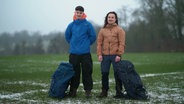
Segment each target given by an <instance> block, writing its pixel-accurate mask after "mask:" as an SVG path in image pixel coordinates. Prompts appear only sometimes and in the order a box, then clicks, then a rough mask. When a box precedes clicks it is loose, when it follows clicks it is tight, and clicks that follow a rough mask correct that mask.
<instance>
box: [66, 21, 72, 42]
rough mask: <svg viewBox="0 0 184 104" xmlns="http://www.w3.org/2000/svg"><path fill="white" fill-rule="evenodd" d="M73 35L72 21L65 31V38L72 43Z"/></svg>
mask: <svg viewBox="0 0 184 104" xmlns="http://www.w3.org/2000/svg"><path fill="white" fill-rule="evenodd" d="M71 37H72V23H70V24H69V25H68V27H67V28H66V31H65V39H66V41H67V42H68V43H70V40H71Z"/></svg>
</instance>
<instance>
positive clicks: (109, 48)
mask: <svg viewBox="0 0 184 104" xmlns="http://www.w3.org/2000/svg"><path fill="white" fill-rule="evenodd" d="M110 51H111V50H110V42H109V55H110V53H111V52H110Z"/></svg>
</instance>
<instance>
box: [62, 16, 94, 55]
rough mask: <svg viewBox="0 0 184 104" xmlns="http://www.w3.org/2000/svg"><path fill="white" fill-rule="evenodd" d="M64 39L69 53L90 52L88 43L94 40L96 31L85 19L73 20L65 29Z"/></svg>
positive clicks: (90, 43)
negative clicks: (67, 44)
mask: <svg viewBox="0 0 184 104" xmlns="http://www.w3.org/2000/svg"><path fill="white" fill-rule="evenodd" d="M65 39H66V40H67V42H68V43H69V45H70V49H69V52H70V53H71V54H77V55H81V54H85V53H90V45H92V44H93V43H94V42H95V40H96V33H95V30H94V27H93V26H92V24H91V23H90V22H89V21H87V20H86V19H82V20H74V21H73V22H71V23H70V24H69V25H68V27H67V29H66V31H65Z"/></svg>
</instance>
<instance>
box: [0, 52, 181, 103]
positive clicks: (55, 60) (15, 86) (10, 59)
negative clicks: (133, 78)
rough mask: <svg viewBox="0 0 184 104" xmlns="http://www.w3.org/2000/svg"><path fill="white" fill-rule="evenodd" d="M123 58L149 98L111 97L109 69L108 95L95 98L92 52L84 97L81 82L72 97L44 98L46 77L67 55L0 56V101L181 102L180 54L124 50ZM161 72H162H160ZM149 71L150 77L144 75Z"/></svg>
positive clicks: (97, 78) (47, 84) (98, 83)
mask: <svg viewBox="0 0 184 104" xmlns="http://www.w3.org/2000/svg"><path fill="white" fill-rule="evenodd" d="M122 58H123V59H125V60H130V61H132V62H133V63H134V65H135V68H136V70H137V72H138V73H139V74H140V75H141V78H142V81H143V83H144V85H145V87H146V88H147V91H148V93H149V94H150V97H151V98H150V100H148V101H137V100H122V99H114V98H113V95H114V94H115V90H114V78H113V71H112V70H111V73H110V80H111V81H110V90H109V96H108V97H107V98H104V99H99V98H97V97H96V96H97V95H98V94H99V93H100V91H101V74H100V64H99V63H98V61H97V56H96V54H93V62H94V69H93V80H94V89H93V91H92V92H93V93H92V94H93V96H92V98H90V99H86V98H85V96H84V91H83V86H82V84H81V85H80V87H79V90H78V96H77V97H76V98H65V99H53V98H50V97H48V89H49V87H50V78H51V75H52V74H53V72H54V71H55V70H56V68H57V66H58V65H59V63H60V62H61V61H67V60H68V55H67V54H65V55H31V56H29V55H28V56H0V103H78V104H83V103H86V104H90V103H93V104H94V103H95V104H96V103H99V104H102V103H103V104H104V103H108V104H111V103H125V104H128V103H168V104H172V103H183V102H184V91H183V89H184V53H126V54H124V55H123V56H122ZM164 73H165V74H164ZM149 74H153V75H152V76H146V75H149Z"/></svg>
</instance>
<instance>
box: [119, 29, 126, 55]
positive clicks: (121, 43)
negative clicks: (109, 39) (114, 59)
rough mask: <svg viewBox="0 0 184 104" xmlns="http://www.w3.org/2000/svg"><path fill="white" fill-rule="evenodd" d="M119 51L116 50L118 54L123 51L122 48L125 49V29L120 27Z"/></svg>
mask: <svg viewBox="0 0 184 104" xmlns="http://www.w3.org/2000/svg"><path fill="white" fill-rule="evenodd" d="M118 36H119V47H118V49H119V51H118V55H120V56H121V55H122V54H123V53H124V50H125V31H124V30H123V29H122V28H120V29H119V35H118Z"/></svg>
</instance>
